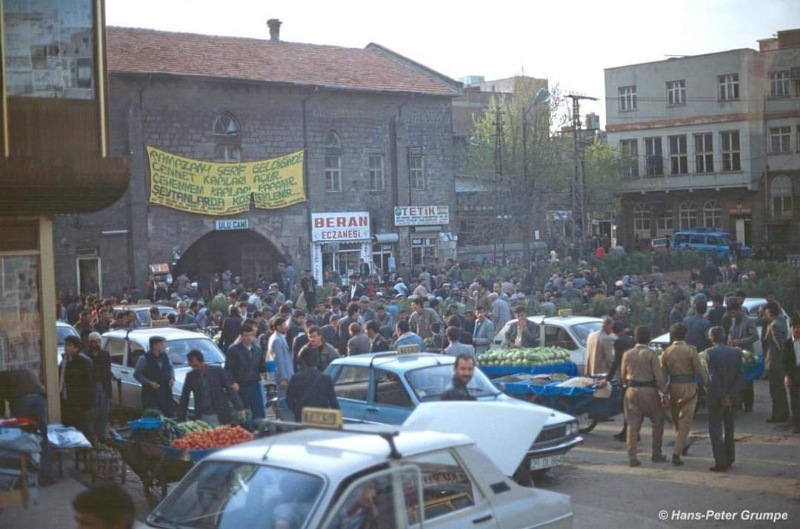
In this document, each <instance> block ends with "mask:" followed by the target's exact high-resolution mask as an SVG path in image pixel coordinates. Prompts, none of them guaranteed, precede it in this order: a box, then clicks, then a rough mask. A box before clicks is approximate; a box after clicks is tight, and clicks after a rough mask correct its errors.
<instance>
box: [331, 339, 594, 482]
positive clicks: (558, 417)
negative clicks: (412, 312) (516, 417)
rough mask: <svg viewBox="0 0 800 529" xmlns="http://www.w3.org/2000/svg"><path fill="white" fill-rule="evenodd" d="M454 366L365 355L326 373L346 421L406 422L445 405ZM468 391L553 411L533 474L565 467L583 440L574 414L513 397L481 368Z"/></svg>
mask: <svg viewBox="0 0 800 529" xmlns="http://www.w3.org/2000/svg"><path fill="white" fill-rule="evenodd" d="M454 362H455V358H454V357H452V356H446V355H441V354H434V353H413V354H402V355H398V354H397V353H395V352H388V353H374V354H361V355H355V356H349V357H346V358H339V359H337V360H334V361H333V362H331V364H330V365H329V366H328V368H327V369H326V370H325V372H326V374H328V375H330V376H331V378H332V379H333V384H334V391H335V392H336V396H337V398H338V400H339V405H340V406H341V408H342V413H343V415H344V417H345V419H347V420H349V421H355V422H361V421H366V422H376V423H382V424H403V422H404V421H406V419H407V418H408V416H409V415H411V413H412V411H414V409H415V408H416V407H417V406H419V405H420V404H421V403H424V402H436V401H439V399H440V397H441V395H442V393H444V391H445V389H446V388H447V385H448V384H449V383H450V381H451V380H452V378H453V364H454ZM468 388H469V390H470V392H471V393H472V394H473V395H475V397H476V398H477V400H478V401H479V403H480V402H512V403H514V404H515V405H521V406H526V407H528V406H535V407H537V408H541V409H542V410H546V411H547V414H548V415H547V417H548V419H547V423H546V425H545V427H544V429H543V430H542V432H541V434H539V437H538V438H537V439H536V441H535V442H534V443H533V444H532V445H531V446H530V448H529V450H528V453H527V455H526V463H527V465H528V468H529V469H530V470H531V471H532V472H537V471H543V472H544V471H546V470H547V469H549V468H552V467H555V466H559V465H562V464H563V463H564V454H566V453H567V452H569V451H570V450H571V449H572V448H573V447H575V446H577V445H579V444H581V443H582V442H583V438H582V437H580V436H579V435H578V423H577V421H576V420H575V419H574V418H573V417H572V416H571V415H567V414H565V413H561V412H558V411H555V410H551V409H549V408H544V407H541V406H537V405H536V404H531V403H528V402H523V401H520V400H517V399H513V398H511V397H509V396H507V395H505V394H503V393H502V392H501V391H499V390H498V389H497V388H496V387H495V386H494V385H493V384H492V382H491V380H489V379H488V378H487V377H486V375H484V374H483V373H482V372H481V371H480V370H477V369H476V370H475V374H474V375H473V377H472V381H471V382H470V384H469V386H468ZM519 427H520V428H521V429H524V427H522V426H519Z"/></svg>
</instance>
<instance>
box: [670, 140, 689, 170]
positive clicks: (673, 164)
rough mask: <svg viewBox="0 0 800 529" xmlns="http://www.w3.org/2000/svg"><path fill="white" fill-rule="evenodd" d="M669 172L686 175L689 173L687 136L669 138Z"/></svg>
mask: <svg viewBox="0 0 800 529" xmlns="http://www.w3.org/2000/svg"><path fill="white" fill-rule="evenodd" d="M669 172H670V174H686V173H688V172H689V156H688V155H687V153H686V135H685V134H684V135H681V136H670V137H669Z"/></svg>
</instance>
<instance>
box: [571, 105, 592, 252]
mask: <svg viewBox="0 0 800 529" xmlns="http://www.w3.org/2000/svg"><path fill="white" fill-rule="evenodd" d="M567 97H568V98H570V99H572V149H573V152H572V157H573V161H574V163H575V178H574V180H573V183H572V185H573V187H572V236H573V237H574V238H577V243H578V260H581V259H583V257H584V247H583V245H584V243H585V242H586V213H587V212H586V180H585V177H584V174H583V160H582V158H583V156H582V151H581V150H580V149H579V140H578V135H579V133H580V131H581V99H587V100H589V101H597V98H596V97H590V96H582V95H577V94H570V95H567ZM579 221H580V229H579V228H578V222H579Z"/></svg>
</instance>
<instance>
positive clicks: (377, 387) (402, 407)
mask: <svg viewBox="0 0 800 529" xmlns="http://www.w3.org/2000/svg"><path fill="white" fill-rule="evenodd" d="M367 401H368V403H367V406H366V408H365V411H366V413H365V415H364V419H365V420H367V421H373V422H380V423H384V424H403V422H404V421H405V420H406V418H408V416H409V415H410V414H411V412H412V410H413V409H414V402H413V401H412V400H411V396H410V395H409V393H408V388H407V387H406V386H405V384H403V381H402V380H401V378H400V376H398V375H397V374H395V373H392V372H391V371H387V370H385V369H377V368H373V369H372V373H371V379H370V384H369V391H368V392H367Z"/></svg>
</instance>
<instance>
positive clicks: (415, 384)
mask: <svg viewBox="0 0 800 529" xmlns="http://www.w3.org/2000/svg"><path fill="white" fill-rule="evenodd" d="M406 380H407V381H408V384H409V385H410V386H411V389H412V390H413V391H414V393H415V394H416V395H417V399H419V401H420V402H429V401H432V400H440V398H441V396H442V393H444V392H445V390H446V389H447V387H448V386H449V385H450V382H451V381H452V380H453V364H442V365H436V366H429V367H422V368H420V369H414V370H413V371H409V372H408V373H406ZM467 389H468V390H469V392H470V394H471V395H474V396H475V397H478V398H480V397H494V396H496V395H498V394H499V393H500V392H499V391H498V390H497V388H496V387H494V385H493V384H492V381H491V380H489V379H488V378H486V375H484V374H483V373H482V372H481V371H479V370H478V369H476V370H475V374H474V375H472V380H470V382H469V384H468V385H467Z"/></svg>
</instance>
